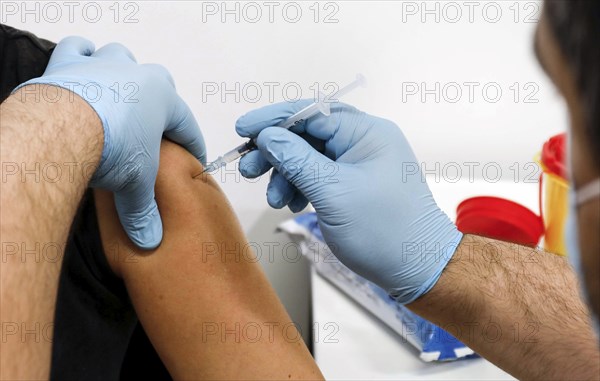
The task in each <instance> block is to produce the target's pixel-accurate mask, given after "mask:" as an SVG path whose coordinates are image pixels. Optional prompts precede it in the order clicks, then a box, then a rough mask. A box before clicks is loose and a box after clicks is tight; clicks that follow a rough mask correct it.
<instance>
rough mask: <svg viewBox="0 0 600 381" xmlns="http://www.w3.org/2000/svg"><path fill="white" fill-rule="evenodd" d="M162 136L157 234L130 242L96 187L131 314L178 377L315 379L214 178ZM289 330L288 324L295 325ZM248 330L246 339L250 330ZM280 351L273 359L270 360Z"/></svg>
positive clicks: (105, 236)
mask: <svg viewBox="0 0 600 381" xmlns="http://www.w3.org/2000/svg"><path fill="white" fill-rule="evenodd" d="M201 169H202V168H201V165H200V164H199V163H198V162H197V161H196V160H195V159H194V158H193V156H191V155H190V154H189V153H187V152H186V151H185V150H184V149H182V148H181V147H179V146H177V145H175V144H173V143H171V142H168V141H164V142H163V145H162V147H161V159H160V168H159V173H158V178H157V182H156V188H155V190H156V199H157V203H158V207H159V210H160V213H161V217H162V221H163V226H164V236H163V241H162V243H161V245H160V247H159V248H158V249H156V250H154V251H149V252H143V251H139V250H137V249H136V248H135V247H134V246H133V244H132V243H131V242H130V241H129V239H128V238H127V236H126V234H125V232H124V231H123V229H122V228H121V225H120V224H119V221H118V218H117V215H116V211H115V209H114V205H113V199H112V195H111V194H110V193H107V192H102V191H97V192H96V208H97V212H98V220H99V226H100V233H101V236H102V242H103V246H104V248H105V252H106V254H107V256H108V260H109V263H110V265H111V267H112V268H113V270H114V271H115V273H117V274H118V275H119V276H121V277H122V278H123V279H124V281H125V283H126V286H127V289H128V292H129V294H130V296H131V298H132V301H133V304H134V306H135V309H136V312H137V314H138V316H139V318H140V321H141V322H142V325H143V326H144V329H145V330H146V332H147V333H148V336H149V338H150V340H151V341H152V343H153V345H154V346H155V348H156V349H157V351H158V353H159V355H160V356H161V358H162V360H163V362H164V363H165V365H166V366H167V368H168V369H169V372H171V374H172V375H173V376H174V377H175V378H194V379H199V378H210V379H218V378H227V379H233V378H244V379H251V378H256V379H267V378H276V379H289V378H294V379H316V378H319V379H320V378H322V376H321V374H320V372H319V370H318V368H317V367H316V365H315V363H314V361H313V359H312V357H311V356H310V353H309V352H308V350H307V348H306V346H305V345H304V342H303V341H302V339H301V337H300V335H295V338H294V339H290V337H294V335H290V326H291V324H292V322H291V320H290V318H289V316H288V315H287V313H286V311H285V309H284V308H283V306H282V305H281V303H280V302H279V300H278V298H277V296H276V294H275V293H274V291H273V289H272V288H271V286H270V285H269V283H268V281H267V279H266V278H265V276H264V274H263V273H262V270H261V268H260V266H259V265H258V264H257V263H256V262H255V261H252V260H248V257H249V256H248V255H247V254H248V253H247V251H248V250H249V247H248V245H247V243H246V240H245V238H244V235H243V233H242V231H241V229H240V227H239V224H238V222H237V220H236V218H235V215H234V213H233V211H232V210H231V208H230V206H229V204H228V202H227V200H226V198H225V196H224V195H223V193H222V192H221V191H220V189H219V187H218V186H217V184H216V183H215V182H214V181H213V180H212V179H211V178H210V177H208V178H207V177H206V176H201V177H198V178H194V176H195V175H197V174H198V173H200V172H201ZM292 329H293V327H292ZM250 334H251V335H252V336H251V337H249V336H248V335H250ZM273 359H277V361H273Z"/></svg>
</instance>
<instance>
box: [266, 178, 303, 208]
mask: <svg viewBox="0 0 600 381" xmlns="http://www.w3.org/2000/svg"><path fill="white" fill-rule="evenodd" d="M295 194H296V188H295V187H294V186H293V185H292V184H290V183H289V182H288V181H287V180H286V178H285V177H283V176H282V175H281V173H279V172H278V171H277V170H276V169H274V170H273V173H271V181H270V182H269V185H268V186H267V202H268V203H269V205H270V206H271V207H273V208H275V209H281V208H283V207H284V206H286V205H287V204H289V202H290V201H292V199H293V198H294V195H295Z"/></svg>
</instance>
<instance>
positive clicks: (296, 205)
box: [288, 190, 308, 213]
mask: <svg viewBox="0 0 600 381" xmlns="http://www.w3.org/2000/svg"><path fill="white" fill-rule="evenodd" d="M307 205H308V199H307V198H306V197H304V195H303V194H302V193H301V192H300V191H299V190H296V194H295V195H294V198H292V201H290V203H289V204H288V207H289V208H290V210H291V211H292V212H293V213H298V212H301V211H303V210H304V208H306V206H307Z"/></svg>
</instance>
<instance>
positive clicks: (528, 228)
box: [456, 196, 544, 247]
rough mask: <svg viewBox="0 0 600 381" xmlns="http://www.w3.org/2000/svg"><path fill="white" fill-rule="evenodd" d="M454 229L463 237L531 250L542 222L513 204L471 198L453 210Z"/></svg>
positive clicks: (503, 201)
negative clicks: (474, 236) (454, 215)
mask: <svg viewBox="0 0 600 381" xmlns="http://www.w3.org/2000/svg"><path fill="white" fill-rule="evenodd" d="M456 226H457V227H458V230H460V231H461V232H463V233H465V234H476V235H481V236H485V237H489V238H494V239H498V240H502V241H508V242H514V243H518V244H521V245H525V246H531V247H535V246H536V245H537V244H538V242H539V240H540V238H541V237H542V234H543V233H544V224H543V222H542V218H541V217H540V216H538V215H537V214H535V213H534V212H532V211H531V210H529V209H527V208H526V207H524V206H522V205H520V204H517V203H515V202H512V201H509V200H506V199H503V198H498V197H490V196H481V197H473V198H469V199H466V200H464V201H463V202H461V203H460V204H459V205H458V207H457V209H456Z"/></svg>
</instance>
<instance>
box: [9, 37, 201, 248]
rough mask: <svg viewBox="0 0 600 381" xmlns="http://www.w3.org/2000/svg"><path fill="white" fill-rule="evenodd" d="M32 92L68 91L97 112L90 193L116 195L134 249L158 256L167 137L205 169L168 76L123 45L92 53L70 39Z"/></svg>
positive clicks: (194, 127) (196, 132)
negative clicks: (161, 165) (98, 147)
mask: <svg viewBox="0 0 600 381" xmlns="http://www.w3.org/2000/svg"><path fill="white" fill-rule="evenodd" d="M32 84H47V85H54V86H58V87H62V88H66V89H68V90H70V91H73V92H74V93H76V94H77V95H79V96H80V97H81V98H83V99H84V100H85V101H87V102H88V104H89V105H90V106H91V107H92V108H93V109H94V110H95V111H96V113H97V114H98V116H99V118H100V120H101V121H102V126H103V128H104V145H103V151H102V157H101V160H100V164H99V166H98V168H97V170H96V172H95V174H94V176H93V178H92V181H91V183H90V185H91V186H93V187H98V188H104V189H108V190H111V191H113V192H114V193H115V203H116V208H117V212H118V214H119V219H120V221H121V223H122V225H123V227H124V229H125V231H126V232H127V234H128V236H129V238H130V239H131V240H132V241H133V242H134V243H135V244H136V245H138V246H139V247H141V248H142V249H154V248H156V247H157V246H158V245H159V244H160V242H161V240H162V234H163V229H162V222H161V219H160V213H159V211H158V207H157V204H156V201H155V200H154V183H155V181H156V174H157V172H158V162H159V153H160V143H161V139H162V137H163V134H164V135H165V136H166V137H167V138H169V139H170V140H172V141H174V142H176V143H178V144H180V145H182V146H183V147H184V148H186V149H187V150H188V151H189V152H190V153H192V154H193V155H194V156H195V157H196V158H197V159H198V160H199V161H201V162H202V163H203V164H206V149H205V145H204V139H203V137H202V134H201V132H200V129H199V127H198V124H197V122H196V120H195V118H194V116H193V114H192V112H191V110H190V109H189V107H188V106H187V105H186V104H185V102H184V101H183V100H182V99H181V98H180V97H179V95H177V92H176V91H175V85H174V81H173V78H172V77H171V75H170V74H169V72H168V71H167V70H166V69H165V68H164V67H162V66H160V65H148V64H146V65H139V64H137V63H136V61H135V58H134V56H133V54H132V53H131V52H130V51H129V50H128V49H127V48H125V47H124V46H123V45H120V44H116V43H113V44H108V45H106V46H104V47H102V48H100V49H98V50H95V48H94V44H93V43H92V42H90V41H88V40H86V39H84V38H81V37H67V38H65V39H63V40H62V41H61V42H59V43H58V45H57V46H56V48H55V50H54V52H53V54H52V56H51V58H50V62H49V64H48V67H47V68H46V71H45V72H44V74H43V75H42V76H41V77H39V78H35V79H32V80H30V81H28V82H25V83H24V84H22V85H20V86H19V87H22V86H26V85H32ZM90 89H93V90H94V91H91V90H90ZM15 91H16V89H15Z"/></svg>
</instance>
